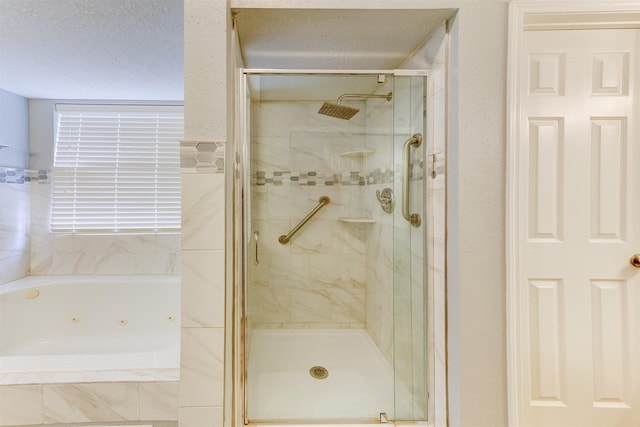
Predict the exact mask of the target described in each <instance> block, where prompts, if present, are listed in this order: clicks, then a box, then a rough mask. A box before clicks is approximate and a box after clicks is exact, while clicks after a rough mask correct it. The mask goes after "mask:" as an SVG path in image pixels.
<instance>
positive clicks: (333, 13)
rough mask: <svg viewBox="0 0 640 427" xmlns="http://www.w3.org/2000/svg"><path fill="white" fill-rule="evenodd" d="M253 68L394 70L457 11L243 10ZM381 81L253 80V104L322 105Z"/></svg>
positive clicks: (239, 20) (244, 43)
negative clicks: (313, 102)
mask: <svg viewBox="0 0 640 427" xmlns="http://www.w3.org/2000/svg"><path fill="white" fill-rule="evenodd" d="M233 12H234V16H235V21H236V28H237V31H238V38H239V40H240V46H241V51H242V56H243V59H244V62H245V66H246V67H247V68H258V69H307V70H393V69H396V68H398V67H401V66H402V64H403V62H404V61H405V60H406V59H407V58H408V57H410V56H411V54H413V53H414V52H415V51H416V50H417V49H419V48H420V47H422V46H423V45H424V43H425V41H426V40H427V39H428V38H429V36H430V35H431V34H433V32H434V31H435V30H437V29H438V28H440V27H441V26H442V25H443V23H444V22H445V21H446V20H447V19H448V18H450V17H451V16H453V14H454V13H455V10H453V9H420V10H417V9H404V10H402V9H378V10H355V9H327V10H321V9H236V10H234V11H233ZM379 86H380V85H379V84H378V83H377V79H376V78H375V77H373V78H370V77H369V78H326V77H319V78H314V77H310V76H288V77H286V78H282V77H274V78H269V77H264V76H263V77H253V78H251V79H250V87H251V90H252V97H253V99H261V100H282V99H297V100H322V99H325V100H326V99H334V100H335V98H337V97H338V96H339V95H340V94H342V93H354V92H356V93H373V92H374V91H376V90H378V89H379Z"/></svg>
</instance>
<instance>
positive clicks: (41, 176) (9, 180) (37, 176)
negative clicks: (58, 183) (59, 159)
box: [0, 166, 51, 184]
mask: <svg viewBox="0 0 640 427" xmlns="http://www.w3.org/2000/svg"><path fill="white" fill-rule="evenodd" d="M50 175H51V171H46V170H31V169H23V168H12V167H4V166H0V184H25V183H29V182H35V183H38V184H48V183H49V182H50V181H49V176H50Z"/></svg>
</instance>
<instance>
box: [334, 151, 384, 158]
mask: <svg viewBox="0 0 640 427" xmlns="http://www.w3.org/2000/svg"><path fill="white" fill-rule="evenodd" d="M375 152H376V150H356V151H345V152H344V153H340V157H367V156H368V155H370V154H373V153H375Z"/></svg>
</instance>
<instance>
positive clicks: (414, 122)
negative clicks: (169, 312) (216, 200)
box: [240, 71, 427, 423]
mask: <svg viewBox="0 0 640 427" xmlns="http://www.w3.org/2000/svg"><path fill="white" fill-rule="evenodd" d="M250 77H251V78H252V79H253V80H252V82H251V83H252V84H250V85H248V86H250V87H251V88H252V91H253V92H252V93H251V96H250V97H248V98H247V108H246V111H245V113H244V114H245V116H246V120H247V125H246V132H247V136H246V137H245V138H244V140H245V142H244V144H245V147H244V148H243V149H241V150H240V151H241V154H242V155H241V157H242V159H243V160H242V162H243V168H244V169H243V171H244V174H243V176H244V185H243V186H242V187H243V193H242V197H243V201H242V205H243V215H244V226H243V227H244V234H243V244H244V252H243V258H244V280H243V284H244V287H245V289H244V294H243V297H242V300H243V301H242V303H243V305H244V308H243V310H244V311H243V313H244V314H243V323H244V327H245V328H244V334H243V335H244V343H243V351H244V359H243V362H244V363H245V367H246V370H245V371H244V372H245V377H244V391H245V395H244V398H245V399H244V402H245V411H244V416H245V421H246V422H247V423H264V422H267V423H274V422H277V423H303V422H308V421H311V422H338V421H339V422H359V423H362V422H378V421H384V420H385V419H388V420H389V421H393V420H398V421H401V420H425V419H426V415H427V412H426V411H427V405H426V401H427V397H426V396H427V392H426V390H427V386H426V384H427V383H426V370H427V363H426V336H427V331H426V320H425V319H426V313H425V311H426V303H425V301H426V291H425V289H426V286H425V275H424V273H425V272H424V267H423V266H424V263H425V261H424V255H425V254H424V237H423V232H422V230H423V229H424V225H419V226H412V225H411V224H409V223H408V222H407V221H406V220H405V219H404V217H403V201H404V200H405V198H406V197H407V196H409V197H412V200H411V202H410V204H409V208H410V210H411V213H415V212H418V214H419V215H420V216H421V217H422V218H423V219H424V214H423V212H424V200H425V194H424V191H425V189H424V185H423V183H422V180H421V167H422V166H423V163H421V162H422V160H421V159H422V158H423V152H424V151H423V150H424V148H423V147H424V145H422V146H420V147H413V146H411V147H410V149H409V152H410V156H411V157H410V158H409V159H408V160H409V166H410V167H409V169H406V165H407V162H406V160H407V158H406V157H404V152H405V150H403V147H404V144H405V141H407V140H408V139H410V138H411V136H412V135H414V134H416V133H420V134H422V133H424V130H423V127H424V117H423V115H424V107H423V100H424V88H425V87H426V83H425V79H426V78H425V77H421V76H419V77H415V76H413V77H411V76H393V75H387V76H386V79H381V78H380V75H379V74H374V73H370V74H368V75H367V74H365V75H357V76H356V75H339V74H336V75H311V74H310V75H308V76H306V75H304V76H300V75H295V76H291V75H286V74H285V73H283V74H278V73H274V74H267V73H264V72H260V71H256V73H255V74H252V75H250ZM307 79H310V80H312V81H313V84H311V85H309V84H308V83H306V80H307ZM381 80H382V83H381V82H380V81H381ZM306 87H313V88H315V89H316V91H314V92H313V93H311V94H310V95H308V94H305V92H304V91H303V90H301V88H306ZM318 88H321V89H322V90H320V91H318V90H317V89H318ZM318 93H319V94H320V95H318ZM345 93H356V94H357V93H361V94H365V95H367V94H368V95H367V96H363V97H362V99H359V98H358V97H357V96H356V99H348V100H347V101H345V104H347V105H348V106H349V107H351V108H354V109H359V112H358V113H357V114H356V115H355V116H353V117H352V118H350V119H344V118H337V117H335V116H334V117H328V116H325V115H322V114H319V110H320V109H321V108H322V107H323V99H322V98H324V97H326V99H327V101H332V100H333V101H336V99H337V98H338V97H339V96H340V95H342V94H345ZM389 93H391V94H392V95H390V96H389V97H388V99H387V96H386V95H387V94H389ZM370 95H375V96H370ZM381 95H384V96H381ZM352 96H353V95H352ZM249 117H250V120H249ZM407 171H411V173H412V174H411V176H408V175H406V173H407ZM405 176H407V177H408V178H409V180H408V181H403V179H404V177H405ZM403 182H406V183H408V192H407V194H403V191H405V190H406V186H403ZM390 193H391V194H392V196H391V197H392V199H393V197H395V200H390V199H387V198H386V196H385V195H389V194H390ZM323 197H328V198H329V202H328V204H326V205H325V204H323V203H321V200H323ZM321 204H322V206H320V205H321ZM394 205H395V206H394ZM310 212H315V213H314V214H313V215H312V217H308V218H307V219H306V220H304V219H305V218H306V217H307V216H308V215H309V213H310ZM302 222H304V224H303V225H301V226H300V228H298V231H297V232H296V233H295V234H294V235H292V236H291V238H290V239H284V242H283V239H281V237H282V236H285V235H287V234H291V232H292V230H294V229H296V228H297V227H298V225H300V224H301V223H302ZM416 310H417V311H416Z"/></svg>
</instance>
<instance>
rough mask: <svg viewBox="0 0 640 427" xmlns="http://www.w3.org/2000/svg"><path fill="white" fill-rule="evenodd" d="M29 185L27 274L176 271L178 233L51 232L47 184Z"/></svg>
mask: <svg viewBox="0 0 640 427" xmlns="http://www.w3.org/2000/svg"><path fill="white" fill-rule="evenodd" d="M43 184H44V185H43ZM30 187H31V268H30V274H31V275H67V274H81V275H86V274H109V275H123V274H126V275H131V274H133V275H137V274H140V275H146V274H167V275H174V274H180V270H181V260H180V239H181V238H180V234H141V235H126V234H105V235H72V234H60V233H55V234H54V233H51V232H50V231H49V215H50V207H51V185H49V184H48V181H47V182H43V181H42V180H38V181H37V182H34V181H33V180H32V181H31V184H30Z"/></svg>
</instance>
